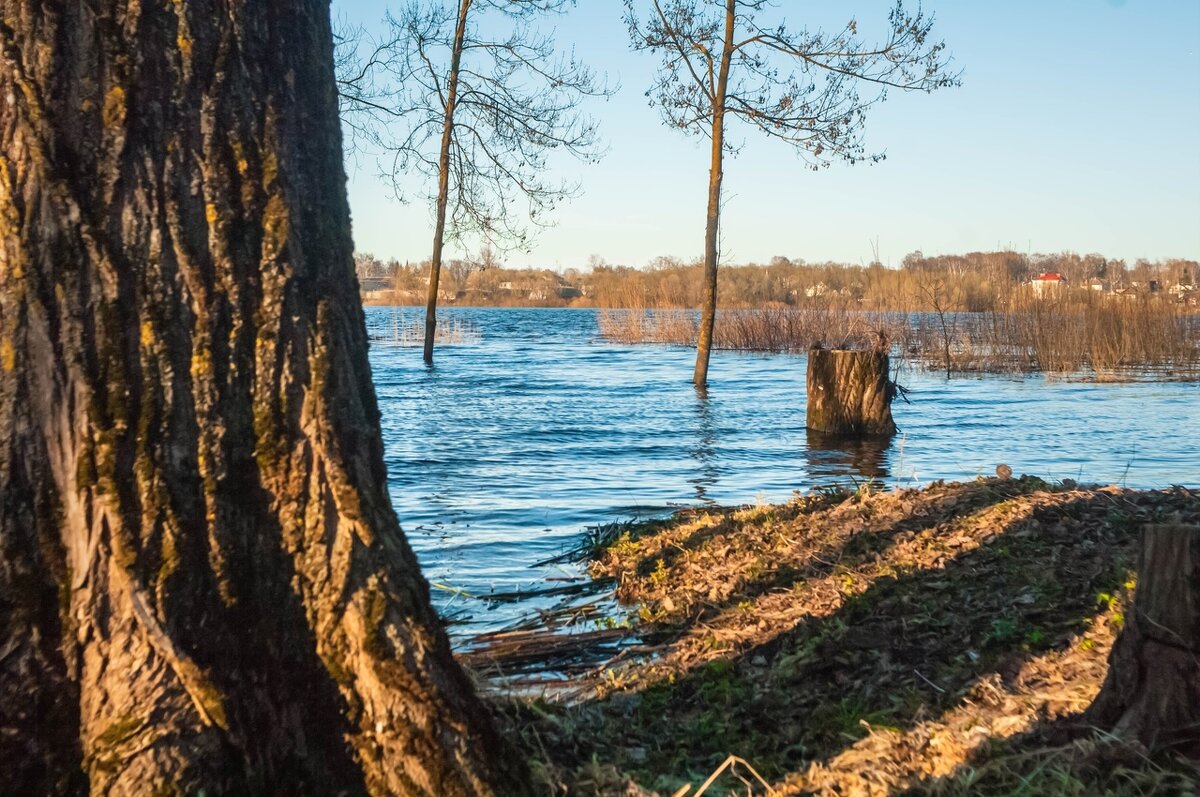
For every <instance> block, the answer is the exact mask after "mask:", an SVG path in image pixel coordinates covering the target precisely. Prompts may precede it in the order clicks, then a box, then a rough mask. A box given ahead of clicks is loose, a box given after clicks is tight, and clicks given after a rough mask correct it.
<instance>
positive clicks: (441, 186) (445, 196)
mask: <svg viewBox="0 0 1200 797" xmlns="http://www.w3.org/2000/svg"><path fill="white" fill-rule="evenodd" d="M470 11H471V0H462V2H461V4H460V5H459V7H458V23H457V26H456V27H455V29H454V52H453V53H452V54H451V56H450V74H449V75H448V76H447V78H446V114H445V117H444V119H443V121H442V144H441V149H440V150H439V152H440V155H439V157H438V195H437V216H436V219H435V220H434V227H433V255H432V257H430V258H429V290H428V291H426V293H425V355H424V356H425V364H426V365H433V342H434V339H435V338H436V337H437V303H438V285H439V284H440V282H441V278H442V248H443V246H444V244H445V241H446V206H447V205H448V204H449V202H450V145H451V144H452V143H453V141H454V109H455V108H456V107H457V105H458V70H459V67H460V65H461V64H462V53H463V41H464V40H465V39H466V35H467V14H469V13H470Z"/></svg>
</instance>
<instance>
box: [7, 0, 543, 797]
mask: <svg viewBox="0 0 1200 797" xmlns="http://www.w3.org/2000/svg"><path fill="white" fill-rule="evenodd" d="M0 152H2V158H0V772H3V773H4V774H3V778H4V780H5V788H6V789H11V790H12V791H13V792H14V793H64V792H67V793H70V792H79V791H86V790H90V791H91V792H92V793H94V794H147V793H196V792H197V791H199V790H200V789H205V790H207V791H208V793H231V792H233V793H245V792H250V793H263V792H276V793H313V794H316V793H328V794H334V793H349V794H354V793H363V792H373V793H378V794H384V793H389V794H422V795H454V794H485V793H490V792H492V791H493V790H494V789H498V790H505V789H506V787H507V788H511V789H512V790H516V788H515V787H512V784H513V783H514V782H516V778H517V777H518V776H516V775H514V773H519V771H520V767H519V766H517V765H514V764H512V763H509V762H506V761H505V760H503V759H502V758H501V757H500V756H499V755H498V753H497V751H498V750H499V747H500V745H499V743H498V740H497V739H496V737H495V735H494V733H493V731H492V726H491V723H490V720H489V717H488V716H487V714H486V711H485V710H484V709H483V707H482V706H481V704H480V703H479V702H478V700H477V699H476V698H475V696H474V694H473V691H472V688H471V685H470V683H469V681H468V680H467V678H466V677H465V676H464V674H463V673H462V671H461V670H460V669H459V668H458V666H457V665H456V664H455V662H454V661H453V659H452V657H451V654H450V650H449V646H448V643H447V640H446V637H445V634H444V632H443V631H442V630H441V628H440V625H439V623H438V620H437V617H436V616H435V614H434V612H433V610H432V609H431V607H430V603H429V596H428V587H427V585H426V583H425V582H424V581H423V579H422V578H421V576H420V574H419V572H418V568H417V564H416V561H415V558H414V557H413V554H412V552H411V550H410V549H409V547H408V545H407V543H406V541H405V540H404V537H403V535H402V533H401V531H400V528H399V525H398V523H397V521H396V518H395V515H394V513H393V511H392V509H391V507H390V504H389V502H388V498H387V493H386V476H387V475H386V472H385V469H384V466H383V456H382V443H381V438H380V434H379V425H378V419H379V412H378V408H377V404H376V400H375V394H374V390H373V387H372V383H371V379H370V371H369V366H368V363H367V356H366V350H367V349H366V347H367V343H366V330H365V324H364V318H363V314H362V309H361V305H360V304H359V300H358V291H357V285H356V282H355V278H354V271H353V263H352V256H351V252H352V244H351V240H350V234H349V233H350V227H349V211H348V207H347V203H346V193H345V176H344V173H343V170H342V165H341V141H340V131H339V125H338V120H337V102H336V96H335V90H334V78H333V65H332V46H331V35H330V29H329V10H328V5H327V2H326V1H325V0H308V1H307V2H296V3H288V4H281V3H257V2H256V3H243V4H232V5H229V4H226V3H224V2H217V0H188V2H186V3H185V2H179V1H178V0H142V1H141V2H138V0H124V1H122V0H95V1H94V2H75V1H74V0H69V1H68V0H61V1H60V2H32V0H0Z"/></svg>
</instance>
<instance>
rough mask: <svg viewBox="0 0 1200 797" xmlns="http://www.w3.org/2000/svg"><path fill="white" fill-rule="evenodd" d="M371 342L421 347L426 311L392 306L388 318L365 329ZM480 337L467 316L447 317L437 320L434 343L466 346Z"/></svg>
mask: <svg viewBox="0 0 1200 797" xmlns="http://www.w3.org/2000/svg"><path fill="white" fill-rule="evenodd" d="M367 333H368V336H369V337H370V339H371V343H372V344H376V345H379V344H382V345H389V346H423V345H424V344H425V314H424V313H423V312H419V311H418V312H416V313H414V314H412V315H410V314H409V313H408V312H406V311H405V310H404V309H401V308H393V309H392V313H391V315H390V316H389V317H387V318H380V319H377V320H376V321H375V323H373V324H371V325H370V327H369V328H368V330H367ZM481 340H483V331H482V330H481V329H480V327H479V324H477V323H475V322H474V321H472V320H470V319H467V318H458V317H450V318H444V319H442V320H440V321H439V322H438V325H437V331H436V332H435V334H434V342H435V343H436V344H437V345H439V346H465V345H470V344H476V343H479V342H480V341H481Z"/></svg>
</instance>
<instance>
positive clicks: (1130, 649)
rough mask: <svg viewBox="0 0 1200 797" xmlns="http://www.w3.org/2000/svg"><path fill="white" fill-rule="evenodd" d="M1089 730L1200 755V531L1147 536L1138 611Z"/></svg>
mask: <svg viewBox="0 0 1200 797" xmlns="http://www.w3.org/2000/svg"><path fill="white" fill-rule="evenodd" d="M1084 722H1086V723H1087V724H1089V725H1095V726H1097V727H1101V728H1105V729H1111V730H1113V731H1114V732H1115V733H1116V734H1117V735H1119V736H1123V737H1126V738H1133V739H1137V740H1139V741H1140V742H1142V743H1143V744H1145V745H1146V746H1147V747H1151V748H1153V747H1160V746H1182V747H1183V748H1184V749H1185V750H1187V751H1190V752H1191V753H1193V754H1196V753H1200V526H1196V525H1184V524H1181V523H1171V524H1163V525H1155V526H1147V527H1146V528H1145V530H1144V531H1143V532H1142V549H1141V555H1140V557H1139V562H1138V586H1137V593H1136V595H1135V597H1134V604H1133V609H1132V610H1131V611H1129V612H1127V613H1126V620H1125V628H1124V629H1123V630H1122V632H1121V636H1119V637H1118V638H1117V641H1116V644H1115V645H1113V650H1112V653H1111V654H1110V655H1109V659H1108V676H1107V677H1106V678H1105V681H1104V686H1103V687H1101V689H1100V694H1098V695H1097V696H1096V700H1095V701H1094V702H1093V703H1092V705H1091V706H1090V707H1089V708H1088V710H1087V713H1086V714H1085V716H1084Z"/></svg>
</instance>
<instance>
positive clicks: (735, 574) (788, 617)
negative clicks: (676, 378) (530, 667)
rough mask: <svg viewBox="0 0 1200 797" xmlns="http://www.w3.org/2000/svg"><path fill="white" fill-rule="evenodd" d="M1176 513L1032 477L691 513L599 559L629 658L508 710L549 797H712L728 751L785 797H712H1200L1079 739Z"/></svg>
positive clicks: (1133, 754) (1176, 507)
mask: <svg viewBox="0 0 1200 797" xmlns="http://www.w3.org/2000/svg"><path fill="white" fill-rule="evenodd" d="M1166 517H1177V518H1180V519H1183V520H1184V521H1185V522H1200V498H1198V497H1197V496H1196V494H1194V493H1192V492H1189V491H1187V490H1184V489H1172V490H1167V491H1157V492H1155V491H1130V490H1123V489H1118V488H1115V487H1113V488H1102V489H1082V488H1077V487H1075V486H1074V485H1071V484H1069V483H1068V484H1047V483H1045V482H1043V481H1041V480H1038V479H1034V478H1028V477H1026V478H1021V479H1009V480H1001V479H980V480H977V481H974V482H969V483H957V484H940V483H938V484H934V485H931V486H930V487H928V488H925V489H922V490H903V491H895V492H875V491H873V490H870V489H866V488H864V489H861V490H859V491H856V492H843V491H829V492H822V493H817V494H813V495H809V496H804V497H798V498H797V499H796V500H794V501H792V502H791V503H788V504H785V505H778V506H756V507H746V508H736V509H721V510H703V511H701V510H690V511H686V512H682V513H680V514H678V515H676V516H675V517H673V518H671V519H670V520H667V521H659V522H654V523H648V524H643V525H638V526H634V527H631V528H628V529H626V530H624V531H623V532H622V533H620V534H619V536H616V537H615V538H612V539H609V540H606V541H604V542H603V543H602V544H600V545H599V546H598V547H597V550H596V551H595V558H594V561H593V562H592V565H591V570H592V575H593V576H595V577H597V578H611V579H614V580H615V583H616V584H617V585H618V587H617V590H618V595H619V597H620V598H621V599H622V601H623V602H624V603H625V604H626V605H627V606H628V607H629V611H630V614H631V622H630V627H629V628H628V629H627V630H625V632H624V633H626V634H627V635H628V637H629V640H630V645H629V646H628V647H626V648H625V649H624V651H623V652H622V653H620V654H617V655H615V656H611V657H609V658H608V659H607V660H606V661H605V662H603V663H602V664H600V665H599V666H597V667H595V668H594V669H593V671H592V672H591V673H590V676H589V677H585V678H579V679H576V681H575V684H574V686H575V690H574V691H573V692H571V693H570V699H562V698H561V696H562V695H563V694H565V693H564V692H563V691H562V690H557V691H556V692H554V693H551V695H550V696H548V697H547V698H545V699H538V700H531V699H529V698H527V697H522V698H517V697H514V696H512V695H511V694H510V695H505V694H503V691H501V692H500V694H498V695H497V697H496V700H497V705H498V707H499V711H500V714H501V716H502V720H503V722H504V723H505V724H506V725H507V729H508V731H509V732H510V733H511V734H513V735H515V736H516V737H517V738H519V739H520V740H521V741H522V743H523V744H524V745H525V747H526V750H527V752H528V754H529V755H530V757H531V759H532V760H533V762H534V766H535V769H536V771H537V772H538V774H539V777H540V779H541V782H542V785H543V788H544V790H545V793H547V794H613V795H616V794H634V795H636V794H647V793H651V792H658V793H661V794H676V793H687V794H695V793H696V792H695V788H697V787H699V786H700V785H701V784H702V783H703V781H705V779H706V778H707V777H708V776H709V774H710V773H712V772H713V771H714V770H716V769H717V768H718V766H719V765H720V764H721V763H722V762H724V761H726V760H727V758H728V757H729V756H730V755H734V756H738V757H740V758H741V759H744V761H745V762H747V763H748V765H749V766H752V767H753V768H754V770H755V771H756V772H757V773H759V774H761V776H762V777H763V778H764V779H765V781H766V782H767V783H769V784H770V789H771V791H768V789H767V787H765V786H763V785H761V784H758V782H757V781H756V780H755V777H754V776H753V775H752V774H751V773H750V771H749V768H748V767H747V766H746V765H745V764H742V765H739V767H738V771H737V773H736V774H731V773H730V772H729V771H728V769H727V770H726V771H725V772H724V773H723V774H722V775H721V776H720V777H719V778H718V779H717V780H716V781H715V782H714V783H713V784H712V785H711V786H710V787H709V788H708V790H707V791H706V792H705V793H706V794H709V795H715V794H722V795H724V794H729V793H734V792H735V790H737V791H736V793H738V794H747V793H750V794H768V793H771V794H822V795H852V794H865V795H896V794H944V795H967V794H980V795H1016V794H1050V795H1085V794H1086V795H1090V794H1116V795H1143V794H1167V795H1175V794H1192V793H1194V792H1195V789H1196V788H1197V785H1198V784H1200V780H1198V773H1197V771H1196V769H1195V767H1194V766H1193V765H1191V764H1188V763H1187V762H1184V761H1183V760H1182V759H1179V758H1176V757H1173V756H1172V754H1171V753H1170V751H1156V750H1146V749H1142V748H1140V747H1136V746H1131V745H1127V744H1123V743H1121V742H1118V741H1116V740H1114V739H1111V738H1108V737H1105V736H1103V735H1100V734H1096V733H1094V732H1090V731H1089V730H1088V729H1086V728H1081V727H1079V724H1078V716H1079V713H1080V712H1081V711H1082V709H1083V708H1085V707H1086V706H1087V705H1088V703H1089V702H1090V701H1091V699H1092V697H1093V696H1094V694H1095V693H1096V691H1097V690H1098V689H1099V686H1100V683H1101V681H1102V678H1103V676H1104V673H1105V669H1106V659H1107V654H1108V651H1109V649H1110V647H1111V645H1112V642H1113V639H1114V637H1115V635H1116V633H1117V632H1118V631H1119V629H1120V627H1121V624H1122V621H1123V611H1124V607H1125V605H1126V601H1127V599H1128V597H1129V596H1130V594H1131V590H1132V588H1133V586H1134V578H1135V575H1134V573H1133V572H1132V570H1131V567H1132V564H1133V562H1134V561H1135V553H1136V536H1137V535H1136V532H1137V529H1138V527H1139V526H1140V525H1141V524H1142V523H1143V522H1147V521H1151V520H1158V519H1162V518H1166ZM475 664H476V666H479V667H481V668H483V667H484V666H485V664H484V662H482V661H479V660H476V661H475ZM505 666H506V662H505V661H504V656H499V657H497V658H496V659H494V660H492V661H489V662H486V667H487V669H488V670H489V671H490V672H497V671H503V670H504V668H505ZM493 683H494V681H493ZM556 695H557V696H558V697H557V698H556V697H555V696H556ZM738 775H740V776H741V777H743V778H746V783H743V782H742V781H741V780H740V779H739V778H738ZM749 783H753V784H754V785H752V786H748V785H747V784H749ZM684 786H690V787H692V790H690V791H687V792H679V791H677V790H679V789H682V788H683V787H684Z"/></svg>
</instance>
